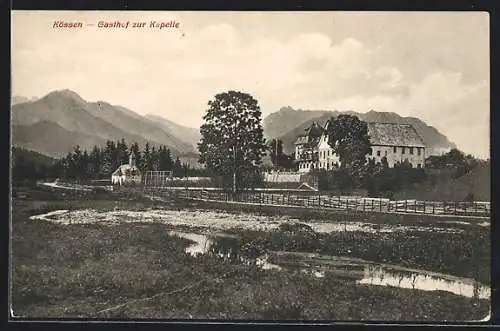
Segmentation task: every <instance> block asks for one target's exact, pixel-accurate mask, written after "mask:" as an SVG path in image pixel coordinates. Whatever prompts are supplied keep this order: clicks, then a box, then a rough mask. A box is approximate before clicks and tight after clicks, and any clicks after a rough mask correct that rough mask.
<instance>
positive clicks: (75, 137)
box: [12, 121, 106, 158]
mask: <svg viewBox="0 0 500 331" xmlns="http://www.w3.org/2000/svg"><path fill="white" fill-rule="evenodd" d="M105 143H106V140H105V139H103V138H100V137H96V136H94V135H89V134H85V133H81V132H74V131H69V130H66V129H65V128H63V127H61V126H60V125H58V124H56V123H54V122H50V121H40V122H37V123H35V124H31V125H14V126H12V145H13V146H14V147H21V148H24V149H28V150H31V151H35V152H38V153H42V154H44V155H48V156H52V157H55V158H60V157H63V156H65V155H66V154H67V153H68V152H69V151H71V150H73V147H74V146H75V145H79V146H80V147H81V148H82V149H91V148H92V147H93V146H94V145H99V146H104V145H105Z"/></svg>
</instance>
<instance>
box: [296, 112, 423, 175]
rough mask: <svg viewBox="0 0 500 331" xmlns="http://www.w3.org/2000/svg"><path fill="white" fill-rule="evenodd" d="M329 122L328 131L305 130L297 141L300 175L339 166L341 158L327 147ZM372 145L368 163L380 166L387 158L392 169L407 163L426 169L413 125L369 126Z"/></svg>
mask: <svg viewBox="0 0 500 331" xmlns="http://www.w3.org/2000/svg"><path fill="white" fill-rule="evenodd" d="M329 123H330V122H329V121H328V122H327V123H326V125H325V128H322V127H321V125H319V124H317V123H315V122H314V123H313V124H312V125H311V127H309V128H308V129H306V132H305V134H304V135H301V136H299V137H297V140H296V142H295V161H296V162H297V164H298V168H299V172H308V171H311V170H313V169H325V170H332V169H335V168H338V167H339V166H340V160H339V157H338V155H336V154H335V153H334V152H333V149H332V147H331V146H330V145H329V144H328V136H327V134H326V132H327V129H328V125H329ZM367 125H368V134H369V136H370V142H371V148H372V151H371V154H369V155H367V159H374V160H375V162H381V161H382V158H383V157H386V159H387V163H388V165H389V167H391V168H392V167H394V165H396V164H398V163H403V162H405V161H407V162H409V163H411V164H412V166H413V167H415V168H421V167H423V166H424V160H425V154H426V153H425V145H424V143H423V141H422V138H421V137H420V136H419V135H418V133H417V131H416V130H415V128H414V127H413V126H412V125H410V124H399V123H375V122H372V123H367Z"/></svg>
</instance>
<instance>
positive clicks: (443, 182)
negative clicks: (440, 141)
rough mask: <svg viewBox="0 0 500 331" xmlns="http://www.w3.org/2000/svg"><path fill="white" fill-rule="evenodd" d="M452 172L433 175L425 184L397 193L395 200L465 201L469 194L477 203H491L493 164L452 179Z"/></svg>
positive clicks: (481, 166) (479, 167)
mask: <svg viewBox="0 0 500 331" xmlns="http://www.w3.org/2000/svg"><path fill="white" fill-rule="evenodd" d="M451 174H452V171H448V172H441V173H439V174H436V175H432V172H430V175H429V179H428V180H426V181H425V182H422V183H419V184H414V185H413V186H412V187H411V188H409V189H405V190H402V191H399V192H396V193H395V195H394V197H395V199H418V200H430V201H463V200H464V199H465V198H466V197H467V196H468V195H469V194H472V195H473V196H474V200H476V201H491V164H490V163H489V162H488V163H485V164H480V165H478V166H476V167H474V168H473V169H472V170H471V171H470V172H469V173H467V174H465V175H463V176H461V177H458V178H452V176H451Z"/></svg>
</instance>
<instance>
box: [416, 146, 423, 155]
mask: <svg viewBox="0 0 500 331" xmlns="http://www.w3.org/2000/svg"><path fill="white" fill-rule="evenodd" d="M421 152H422V151H421V148H420V147H417V154H418V155H420V153H421Z"/></svg>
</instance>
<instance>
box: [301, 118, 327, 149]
mask: <svg viewBox="0 0 500 331" xmlns="http://www.w3.org/2000/svg"><path fill="white" fill-rule="evenodd" d="M304 131H305V134H303V135H300V136H298V137H297V140H296V141H295V145H301V144H306V143H311V142H313V141H315V140H317V139H319V138H320V137H321V135H322V134H323V131H324V130H323V128H322V127H321V125H319V124H318V123H316V122H313V123H312V124H311V126H310V127H308V128H307V129H305V130H304Z"/></svg>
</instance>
